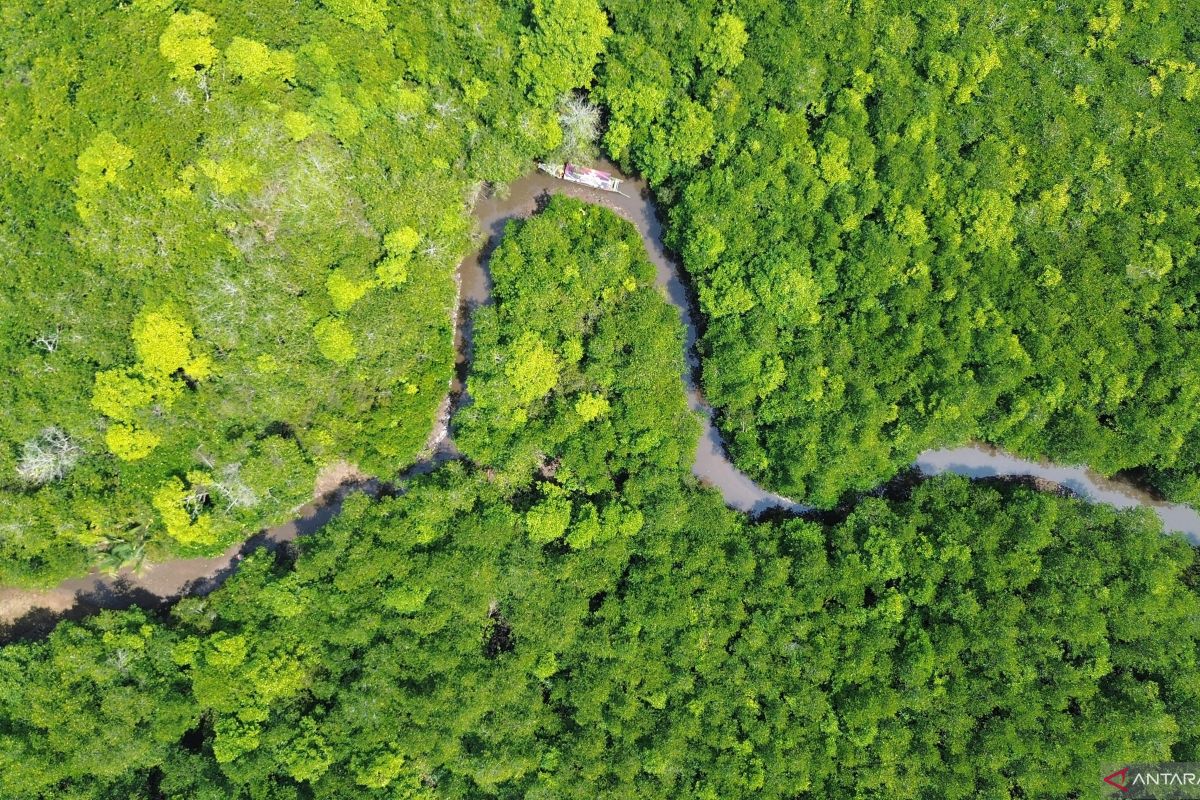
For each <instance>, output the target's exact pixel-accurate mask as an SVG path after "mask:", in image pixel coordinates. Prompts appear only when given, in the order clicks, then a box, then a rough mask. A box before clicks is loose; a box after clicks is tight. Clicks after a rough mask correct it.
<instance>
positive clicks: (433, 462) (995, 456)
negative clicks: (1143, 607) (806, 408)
mask: <svg viewBox="0 0 1200 800" xmlns="http://www.w3.org/2000/svg"><path fill="white" fill-rule="evenodd" d="M601 166H602V168H604V169H608V170H611V171H614V172H615V171H616V168H615V166H613V165H612V164H608V163H603V164H602V165H601ZM622 190H623V192H624V194H612V193H609V192H600V191H596V190H592V189H588V188H586V187H583V186H578V185H575V184H570V183H565V182H563V181H560V180H558V179H556V178H552V177H550V176H549V175H545V174H542V173H540V172H534V173H531V174H529V175H527V176H526V177H524V178H522V179H520V180H518V181H516V182H515V183H513V184H512V185H511V186H509V187H508V190H507V192H505V193H504V194H503V195H498V196H487V197H482V198H480V199H479V201H478V202H477V203H476V204H475V207H474V216H475V219H476V221H477V223H478V225H479V228H480V231H481V234H482V246H481V247H480V248H479V249H478V250H477V251H476V252H475V253H474V254H473V255H471V256H468V257H467V259H466V260H464V261H463V262H462V264H461V265H460V267H459V272H458V275H457V276H456V277H457V280H458V282H459V304H458V307H457V309H456V310H455V326H454V327H455V349H456V353H457V364H456V370H455V373H456V374H455V378H454V380H453V381H452V383H451V386H450V392H449V395H448V397H447V400H446V402H444V403H443V406H442V408H441V409H440V411H439V414H438V420H437V423H436V425H435V428H434V430H433V432H432V433H431V435H430V440H429V448H428V451H429V452H428V457H427V458H426V459H425V460H424V461H422V462H420V463H419V464H417V465H416V466H415V467H413V468H412V469H411V470H410V471H409V473H408V474H414V473H417V472H427V471H429V470H431V469H433V468H434V467H436V466H437V465H438V464H440V463H443V462H444V461H447V460H449V459H452V458H456V457H458V452H457V450H456V449H455V447H454V443H453V440H452V439H451V438H450V436H449V435H448V433H449V429H448V420H449V417H450V414H451V411H452V409H453V407H454V405H455V403H456V402H457V400H458V398H460V397H461V396H462V394H463V386H464V383H465V380H466V373H467V369H468V367H469V364H470V357H471V312H472V311H473V310H474V309H475V308H477V307H478V306H480V305H482V304H484V303H487V302H488V301H489V298H490V297H491V279H490V276H489V273H488V270H487V261H488V258H489V257H490V256H491V253H492V251H493V250H494V249H495V247H496V245H497V244H498V243H499V241H500V237H501V235H502V234H503V232H504V227H505V225H506V224H507V223H508V221H509V220H511V219H514V218H518V217H526V216H529V215H530V214H532V213H534V212H535V211H536V210H537V208H538V207H539V204H540V203H541V202H543V201H544V199H545V198H546V197H547V196H548V195H549V194H550V193H559V194H565V195H570V196H572V197H577V198H579V199H581V200H585V201H587V202H589V203H594V204H597V205H601V206H605V207H606V208H609V209H611V210H612V211H614V212H615V213H617V214H619V215H620V216H622V217H624V218H625V219H627V220H629V221H630V222H632V223H633V224H634V225H635V226H636V227H637V229H638V232H639V233H640V234H641V237H642V241H643V242H644V243H645V246H646V253H647V255H648V256H649V258H650V260H651V261H652V262H653V263H654V265H655V268H656V270H657V273H658V283H659V285H660V287H662V289H663V292H664V294H665V295H666V297H667V298H668V299H669V300H670V302H671V303H672V304H673V305H674V306H675V307H676V308H677V309H678V310H679V315H680V319H681V321H682V322H683V324H684V327H685V329H686V331H687V341H686V359H687V369H686V370H685V371H684V375H683V383H684V387H685V389H686V391H687V397H688V404H689V406H690V407H691V408H692V410H693V411H697V412H700V418H701V420H702V424H703V430H702V432H701V435H700V443H699V446H698V448H697V451H696V459H695V462H694V463H693V465H692V471H693V472H694V473H695V474H696V476H697V477H698V478H699V479H700V480H701V481H702V482H704V483H706V484H708V485H710V486H712V487H714V488H716V489H717V490H719V491H720V492H721V495H722V496H723V497H724V498H725V502H726V503H727V504H728V505H729V506H731V507H733V508H737V509H740V510H743V511H747V512H751V513H759V512H762V511H766V510H769V509H783V510H786V511H792V512H796V513H799V512H803V511H806V510H809V507H807V506H805V505H803V504H801V503H797V502H795V501H793V500H790V499H788V498H786V497H781V496H780V495H777V494H774V493H772V492H769V491H767V490H766V489H764V488H762V487H761V486H758V485H757V484H756V483H754V481H752V480H750V478H749V477H747V476H746V475H745V474H744V473H743V472H741V471H740V470H738V469H737V468H736V467H735V466H734V465H733V463H732V462H730V460H729V459H728V457H727V456H726V455H725V450H724V446H723V444H722V442H721V437H720V434H719V433H718V431H717V429H716V426H715V425H714V424H713V421H712V413H711V410H710V409H709V408H708V406H707V405H705V403H704V401H703V399H702V397H701V395H700V392H699V389H698V387H697V384H696V377H697V375H698V372H699V364H698V361H697V356H696V348H695V342H696V335H697V328H696V325H695V322H694V320H693V317H692V300H691V297H690V296H689V292H688V288H687V286H686V285H685V284H684V282H683V280H682V277H681V274H680V271H679V268H678V267H677V265H676V264H675V262H674V261H673V260H672V259H671V258H670V257H669V255H668V254H667V251H666V249H665V248H664V246H663V241H662V233H663V232H662V226H661V223H660V222H659V219H658V216H657V214H656V211H655V206H654V203H653V201H652V198H651V195H650V191H649V189H648V187H647V186H646V184H645V182H644V181H642V180H640V179H632V178H625V179H624V182H623V184H622ZM915 466H916V468H917V469H918V470H920V472H922V473H924V474H926V475H936V474H940V473H943V472H954V473H957V474H960V475H966V476H969V477H972V478H987V477H1031V478H1039V479H1042V480H1046V481H1050V482H1053V483H1056V484H1059V485H1061V486H1064V487H1066V488H1067V489H1069V490H1071V491H1072V492H1074V493H1075V494H1076V495H1078V496H1080V497H1082V498H1084V499H1087V500H1090V501H1092V502H1101V503H1109V504H1111V505H1113V506H1116V507H1117V508H1131V507H1136V506H1145V507H1148V508H1151V509H1153V510H1154V511H1155V513H1157V514H1158V516H1159V517H1160V518H1161V519H1162V521H1163V525H1164V527H1165V529H1166V530H1168V531H1178V532H1182V533H1184V534H1186V535H1187V536H1188V537H1189V538H1190V539H1191V540H1192V541H1193V542H1200V514H1198V513H1197V512H1196V511H1195V510H1194V509H1192V508H1190V507H1189V506H1185V505H1177V504H1169V503H1164V502H1161V501H1159V500H1157V499H1155V498H1154V497H1152V496H1151V495H1149V494H1148V493H1146V492H1144V491H1142V490H1141V489H1139V488H1137V487H1136V486H1134V485H1133V484H1130V483H1127V482H1124V481H1118V480H1111V479H1106V478H1103V477H1102V476H1100V475H1097V474H1095V473H1093V472H1091V471H1090V470H1088V469H1086V468H1083V467H1065V466H1058V465H1055V464H1051V463H1048V462H1036V461H1029V460H1025V459H1021V458H1017V457H1016V456H1012V455H1010V454H1008V453H1005V452H1003V451H1000V450H996V449H995V448H991V447H988V446H986V445H980V444H973V445H967V446H964V447H956V448H952V449H944V450H929V451H926V452H924V453H921V455H920V456H919V457H918V458H917V461H916V464H915ZM377 489H378V484H377V483H376V482H374V481H370V480H366V481H354V482H349V483H344V484H342V485H341V486H340V487H338V488H337V489H336V490H335V491H333V492H332V493H330V494H327V495H325V496H324V497H322V498H320V499H318V500H315V501H313V502H312V503H310V504H308V505H307V506H304V507H303V508H302V509H300V512H299V513H300V515H299V516H298V517H297V518H296V519H294V520H292V521H291V522H288V523H285V524H283V525H279V526H276V527H274V528H269V529H267V530H265V531H262V532H261V533H259V534H257V535H256V536H254V537H252V538H250V539H248V540H247V541H245V542H242V543H239V544H237V545H235V546H233V547H231V548H230V549H229V550H227V551H226V552H225V553H223V554H221V555H219V556H215V557H213V558H194V559H177V560H174V561H169V562H164V563H161V564H153V565H149V566H147V567H145V568H144V569H143V571H142V572H141V573H139V574H134V573H131V572H129V571H128V570H124V571H122V572H121V573H118V574H117V575H116V576H110V575H105V574H101V573H93V574H91V575H89V576H87V577H85V578H78V579H73V580H69V581H64V582H63V583H61V584H59V585H58V586H56V587H54V588H52V589H46V590H33V591H31V590H24V589H0V627H6V628H7V631H5V634H6V636H5V637H4V638H11V637H13V636H21V635H25V636H28V635H37V634H40V633H42V632H44V631H46V630H48V629H49V628H50V627H52V626H53V624H54V623H55V622H57V620H59V619H61V618H72V619H78V618H81V617H84V616H87V615H89V614H92V613H95V612H96V611H97V610H99V609H102V608H128V607H130V606H134V605H138V606H143V607H153V606H157V605H162V604H163V603H167V602H170V601H173V600H175V599H178V598H179V597H182V596H185V595H200V594H206V593H207V592H210V591H212V590H213V589H215V588H216V587H217V586H220V585H221V583H223V582H224V580H225V578H226V577H228V576H229V575H230V574H232V572H233V571H234V570H235V569H236V568H237V564H238V562H239V561H240V560H241V559H242V558H243V557H244V556H245V555H246V554H247V553H249V552H251V551H253V550H255V549H256V548H259V547H269V548H277V547H279V546H281V545H283V544H285V543H287V542H289V541H291V540H293V539H295V538H296V537H297V536H300V535H303V534H306V533H310V532H312V531H314V530H316V529H318V528H320V527H321V526H322V525H324V524H325V523H326V522H328V521H329V520H330V519H332V518H333V517H334V516H335V515H336V514H337V513H338V511H339V510H340V509H341V504H342V501H343V500H344V499H345V497H346V495H347V494H349V493H350V492H353V491H367V492H369V493H373V492H374V491H376V490H377Z"/></svg>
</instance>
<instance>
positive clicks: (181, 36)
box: [158, 11, 217, 81]
mask: <svg viewBox="0 0 1200 800" xmlns="http://www.w3.org/2000/svg"><path fill="white" fill-rule="evenodd" d="M216 24H217V23H216V20H214V19H213V18H212V17H210V16H209V15H208V14H205V13H204V12H203V11H189V12H186V13H185V12H176V13H174V14H172V15H171V21H170V23H169V24H168V25H167V28H166V30H164V31H163V33H162V36H160V37H159V39H158V50H159V52H160V53H162V54H163V58H165V59H167V60H168V61H170V62H171V63H172V64H174V65H175V72H174V77H175V79H176V80H180V81H186V80H189V79H191V78H195V77H196V76H197V73H202V72H204V71H205V70H207V69H208V68H209V67H210V66H212V63H213V61H215V60H216V58H217V48H215V47H213V43H212V39H211V38H210V36H209V34H210V33H211V31H212V29H213V26H215V25H216Z"/></svg>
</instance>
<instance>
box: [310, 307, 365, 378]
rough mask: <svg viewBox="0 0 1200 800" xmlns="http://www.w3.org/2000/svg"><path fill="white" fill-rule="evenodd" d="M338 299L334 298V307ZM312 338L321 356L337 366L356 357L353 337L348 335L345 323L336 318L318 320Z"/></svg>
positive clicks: (348, 331)
mask: <svg viewBox="0 0 1200 800" xmlns="http://www.w3.org/2000/svg"><path fill="white" fill-rule="evenodd" d="M337 300H338V298H336V297H335V298H334V303H335V305H336V304H337ZM313 338H315V339H316V340H317V347H318V348H319V349H320V351H321V355H323V356H325V357H326V358H328V359H329V360H330V361H333V362H335V363H338V364H343V363H345V362H347V361H353V360H354V358H355V356H357V355H358V348H357V347H355V346H354V335H353V334H351V333H350V329H349V328H347V327H346V323H344V322H342V321H341V320H340V319H338V318H337V317H325V318H324V319H321V320H318V321H317V324H316V325H315V326H313Z"/></svg>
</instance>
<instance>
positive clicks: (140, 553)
mask: <svg viewBox="0 0 1200 800" xmlns="http://www.w3.org/2000/svg"><path fill="white" fill-rule="evenodd" d="M145 565H146V542H145V540H143V539H142V537H141V536H138V537H137V538H135V539H133V540H132V541H127V540H124V539H110V540H106V541H105V542H104V543H103V544H102V545H101V547H100V550H99V551H98V553H97V558H96V566H97V568H99V570H100V571H101V572H104V573H106V574H108V575H116V574H117V573H118V572H120V571H121V570H122V569H124V568H126V567H128V568H129V569H130V570H132V571H133V573H134V574H135V575H140V574H141V572H142V570H143V569H144V568H145Z"/></svg>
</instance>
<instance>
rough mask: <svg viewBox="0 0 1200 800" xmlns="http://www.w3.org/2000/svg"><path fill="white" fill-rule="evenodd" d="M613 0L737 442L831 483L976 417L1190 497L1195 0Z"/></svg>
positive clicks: (616, 131)
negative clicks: (847, 2) (1099, 2)
mask: <svg viewBox="0 0 1200 800" xmlns="http://www.w3.org/2000/svg"><path fill="white" fill-rule="evenodd" d="M605 5H606V9H607V10H608V12H609V14H610V15H611V16H612V18H613V19H614V20H615V23H614V30H615V31H616V34H615V35H614V36H613V37H612V38H611V39H609V40H608V43H607V49H608V52H607V54H606V56H605V60H604V63H603V65H602V67H601V69H600V76H599V80H598V85H597V87H596V90H595V91H594V92H593V97H594V98H598V99H600V100H602V101H603V103H604V104H605V105H606V106H607V107H608V111H609V128H608V132H607V134H606V136H605V143H606V144H607V146H608V148H609V150H610V152H611V153H613V154H614V155H615V156H617V157H619V158H620V159H622V161H623V163H625V164H626V165H628V166H632V167H635V168H636V169H638V170H639V171H641V172H642V173H643V174H645V175H646V176H647V177H648V178H649V179H650V181H651V182H652V183H653V184H654V186H655V188H656V190H657V196H658V197H659V198H660V199H664V200H665V201H666V204H667V205H668V206H669V207H670V211H669V214H668V215H667V216H666V219H667V220H668V223H669V224H668V239H669V242H670V243H671V244H672V246H673V247H674V248H675V249H676V250H677V251H678V252H680V253H681V255H682V258H683V264H684V266H685V268H686V270H687V272H688V273H689V275H690V277H691V278H692V280H693V281H694V283H695V288H696V293H697V295H698V298H699V301H700V302H699V305H700V311H701V314H702V316H703V318H704V322H705V324H704V326H703V330H704V336H703V338H702V340H701V342H700V349H701V355H702V359H703V384H704V394H705V396H706V398H707V399H708V400H709V401H710V402H711V403H713V404H714V406H715V407H716V408H717V409H718V412H719V424H720V426H721V429H722V431H723V433H724V438H725V440H726V442H727V444H728V446H729V449H730V451H731V453H732V455H733V456H734V457H735V459H736V461H737V463H738V464H739V466H741V467H742V468H743V469H745V470H746V471H747V472H749V473H750V474H751V475H752V476H753V477H754V478H756V479H757V480H759V481H761V482H765V483H767V484H769V485H771V486H773V487H775V488H777V489H779V490H781V491H782V492H784V493H785V494H788V495H789V496H792V497H796V498H803V499H807V500H809V501H812V502H816V503H818V504H820V505H822V506H829V505H833V504H836V503H837V502H838V500H839V498H840V497H842V496H843V495H844V494H845V493H846V492H848V491H862V490H867V489H869V488H871V487H873V486H876V485H878V484H879V483H880V482H882V481H884V480H886V479H887V478H888V477H890V476H891V475H893V474H895V472H896V471H897V470H898V469H899V468H901V467H903V466H904V465H907V464H909V463H911V462H912V460H913V458H914V456H915V455H916V454H917V453H918V452H920V451H921V450H923V449H926V448H929V447H935V446H943V445H950V444H958V443H961V442H963V441H964V440H967V439H971V438H977V439H984V440H987V441H991V442H995V443H998V444H1001V445H1003V446H1004V447H1006V448H1008V449H1010V450H1015V451H1018V452H1020V453H1022V454H1025V455H1029V456H1047V457H1050V458H1052V459H1054V460H1057V461H1062V462H1068V463H1086V464H1089V465H1090V466H1092V467H1094V468H1096V469H1098V470H1099V471H1101V472H1103V473H1105V474H1112V473H1115V472H1117V471H1121V470H1138V471H1140V472H1142V473H1143V474H1145V475H1147V476H1148V477H1150V478H1151V479H1152V480H1153V482H1154V483H1155V484H1156V485H1158V486H1160V487H1162V488H1164V489H1166V490H1168V491H1170V492H1171V493H1172V494H1174V495H1175V496H1176V497H1178V498H1180V499H1184V500H1188V499H1190V500H1200V493H1197V489H1198V487H1200V446H1197V445H1196V444H1195V443H1196V442H1197V441H1200V436H1197V435H1196V433H1197V431H1198V430H1200V404H1198V403H1197V402H1196V401H1197V389H1196V387H1197V386H1200V380H1198V378H1200V355H1198V354H1200V340H1198V339H1197V331H1196V330H1195V326H1194V325H1193V324H1192V323H1191V319H1192V316H1193V315H1194V311H1195V305H1196V288H1197V285H1196V269H1195V267H1196V258H1197V252H1198V251H1197V236H1196V232H1197V225H1198V219H1200V217H1198V215H1200V206H1198V205H1197V203H1196V202H1195V197H1196V191H1197V189H1198V188H1200V183H1198V182H1197V178H1196V175H1197V174H1200V147H1198V144H1200V139H1198V138H1197V137H1198V135H1200V134H1198V133H1197V132H1198V131H1200V105H1197V104H1196V102H1195V101H1194V100H1189V99H1188V98H1189V97H1195V93H1194V90H1195V87H1196V85H1197V81H1196V79H1195V78H1194V76H1195V75H1197V74H1200V73H1198V71H1197V68H1196V66H1195V64H1196V63H1197V51H1196V35H1195V30H1194V26H1192V25H1191V23H1190V20H1192V19H1195V18H1196V17H1197V14H1198V13H1200V8H1198V7H1197V5H1196V3H1195V2H1194V0H1189V1H1188V2H1184V3H1182V4H1174V5H1169V4H1165V3H1144V4H1134V5H1133V6H1128V5H1126V6H1120V4H1110V5H1108V6H1104V7H1103V8H1102V9H1101V10H1099V11H1098V10H1097V9H1098V8H1100V7H1098V6H1095V5H1091V4H1087V3H1077V2H1068V3H1065V4H1059V6H1058V7H1056V8H1054V9H1047V8H1046V7H1045V6H1044V5H1042V4H1040V3H1036V2H1025V1H1024V0H1023V1H1022V2H1017V3H1015V4H1014V3H1011V2H1007V3H998V2H983V3H981V4H973V5H971V6H970V7H969V8H967V7H964V6H961V5H955V4H954V3H950V2H934V3H932V4H923V5H921V6H920V7H919V8H917V7H914V6H913V5H912V4H911V3H905V2H882V3H877V4H872V5H870V7H869V8H868V7H862V8H857V7H856V8H855V9H853V10H850V11H847V8H846V7H845V6H844V5H842V4H838V3H836V2H832V1H830V2H816V3H807V4H802V5H800V6H797V7H793V6H788V5H782V4H778V3H774V4H773V3H768V2H751V3H738V4H737V6H736V9H734V8H733V7H730V6H726V5H721V4H716V5H711V4H710V5H703V4H700V5H697V4H694V3H683V2H675V1H674V0H661V2H650V3H644V2H631V1H630V0H609V2H607V3H606V4H605ZM668 19H669V20H672V21H673V23H672V24H671V25H664V24H662V20H668ZM743 28H744V34H745V35H743V30H742V29H743Z"/></svg>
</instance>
